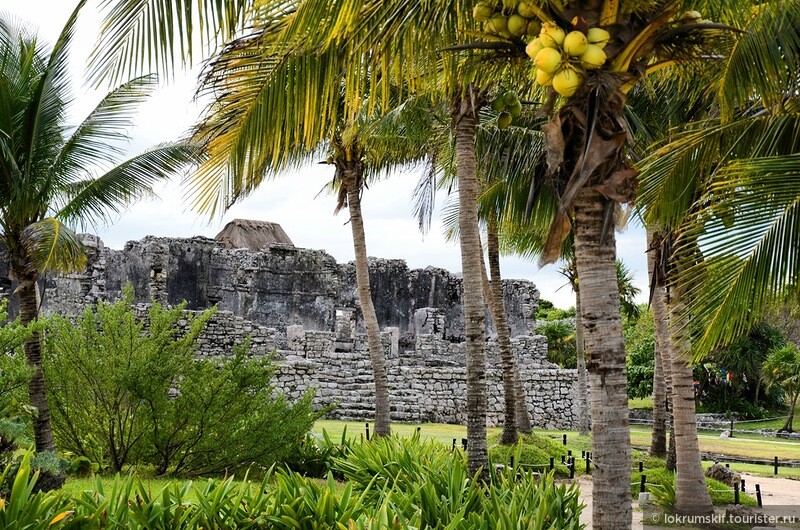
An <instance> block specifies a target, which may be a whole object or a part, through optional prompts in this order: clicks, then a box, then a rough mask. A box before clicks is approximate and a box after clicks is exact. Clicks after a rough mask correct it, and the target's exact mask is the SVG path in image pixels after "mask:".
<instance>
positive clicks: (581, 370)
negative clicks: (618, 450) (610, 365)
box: [573, 285, 589, 435]
mask: <svg viewBox="0 0 800 530" xmlns="http://www.w3.org/2000/svg"><path fill="white" fill-rule="evenodd" d="M573 288H574V290H575V356H576V358H577V365H576V368H577V371H578V396H577V399H578V432H579V433H580V434H582V435H586V434H589V387H588V384H587V383H588V382H587V373H586V351H585V348H584V344H583V322H582V321H581V291H580V287H578V286H577V285H574V286H573Z"/></svg>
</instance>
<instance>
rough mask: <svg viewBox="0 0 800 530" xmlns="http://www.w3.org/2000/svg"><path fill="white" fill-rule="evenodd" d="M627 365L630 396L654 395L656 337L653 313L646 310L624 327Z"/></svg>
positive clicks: (643, 396)
mask: <svg viewBox="0 0 800 530" xmlns="http://www.w3.org/2000/svg"><path fill="white" fill-rule="evenodd" d="M623 331H624V336H625V352H626V358H625V365H626V368H627V374H628V397H629V398H645V397H650V396H652V395H653V373H654V371H655V348H656V338H655V329H654V327H653V313H652V311H650V310H646V311H645V312H643V313H642V314H641V317H640V318H638V319H636V320H635V321H628V322H627V323H626V325H625V327H624V330H623Z"/></svg>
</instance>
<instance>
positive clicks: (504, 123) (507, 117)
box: [497, 112, 514, 129]
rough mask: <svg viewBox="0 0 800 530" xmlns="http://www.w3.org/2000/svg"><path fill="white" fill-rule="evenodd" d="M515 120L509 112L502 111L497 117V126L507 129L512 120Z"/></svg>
mask: <svg viewBox="0 0 800 530" xmlns="http://www.w3.org/2000/svg"><path fill="white" fill-rule="evenodd" d="M513 120H514V117H513V116H511V114H509V113H508V112H501V113H500V116H498V117H497V128H498V129H505V128H506V127H508V126H509V125H511V122H512V121H513Z"/></svg>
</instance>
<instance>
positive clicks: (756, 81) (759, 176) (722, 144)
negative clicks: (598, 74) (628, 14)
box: [647, 1, 800, 357]
mask: <svg viewBox="0 0 800 530" xmlns="http://www.w3.org/2000/svg"><path fill="white" fill-rule="evenodd" d="M743 22H744V28H745V29H746V30H747V33H745V34H743V35H742V36H741V37H740V38H739V39H738V41H737V44H736V46H735V47H734V48H733V49H732V50H731V53H730V54H728V55H727V57H726V59H725V64H724V65H723V67H722V68H721V72H722V73H721V76H720V78H719V79H718V80H717V82H716V83H717V85H716V86H719V87H720V91H719V94H720V96H721V97H720V99H719V103H718V105H719V111H718V112H717V114H716V115H715V116H711V117H709V118H708V119H706V120H704V121H702V122H698V123H694V124H692V125H691V126H689V127H686V128H685V129H684V130H683V131H682V132H681V133H680V134H677V135H675V136H674V137H673V138H671V140H672V141H671V142H669V143H666V144H665V145H664V146H663V147H662V148H661V149H659V150H658V151H656V152H655V153H654V155H653V157H651V158H649V159H648V164H647V167H648V170H647V171H648V173H649V174H651V175H652V179H653V183H654V185H657V186H660V187H663V188H664V189H666V190H667V191H668V192H670V193H674V192H675V191H676V190H677V187H678V186H681V184H682V183H681V182H680V181H679V180H678V179H675V178H672V177H671V176H670V175H671V174H672V173H674V172H675V171H674V168H676V167H677V166H678V165H681V166H682V167H683V169H685V170H686V171H690V172H691V171H704V172H705V173H706V174H707V175H708V186H707V187H706V188H705V189H703V191H702V194H701V195H700V196H699V197H697V201H696V207H695V210H694V215H693V219H691V220H690V221H692V223H691V228H688V229H687V232H688V233H687V235H688V236H696V237H703V248H702V250H703V255H704V258H705V259H704V260H703V262H699V263H697V264H695V265H690V266H689V268H688V270H687V271H686V274H685V277H684V278H683V279H682V280H681V281H682V283H685V285H686V286H687V289H688V292H689V293H690V295H691V296H692V297H693V303H692V312H693V317H694V318H695V319H696V320H697V321H698V322H700V323H701V329H702V330H703V333H702V334H700V336H699V337H698V340H697V342H696V349H695V356H696V357H699V356H702V355H705V354H707V353H708V352H710V351H711V350H713V349H714V348H715V347H717V346H722V345H725V344H726V343H729V342H730V341H732V340H734V339H735V338H736V337H738V336H741V335H742V334H743V333H746V332H747V330H748V329H749V328H750V326H751V325H752V324H754V323H756V322H758V320H759V319H760V318H761V317H762V316H763V315H764V314H765V313H766V312H768V311H769V310H770V309H771V307H772V306H774V305H776V304H779V303H780V302H781V301H782V299H783V298H784V297H785V295H786V289H787V288H789V289H791V288H793V286H796V285H797V279H798V278H800V260H798V256H799V255H800V252H798V246H797V245H798V243H797V241H798V240H797V238H796V237H794V235H793V230H794V229H793V228H792V227H795V226H797V223H798V215H800V211H799V210H798V205H797V197H798V194H799V193H800V182H799V181H798V179H797V175H798V174H800V156H798V152H800V141H798V136H797V135H796V134H795V133H796V131H797V130H798V129H800V98H798V95H797V93H798V92H797V87H798V84H799V83H798V78H797V65H798V64H800V42H799V41H798V39H797V33H796V31H795V29H796V27H797V24H798V23H800V3H799V2H796V1H792V2H787V3H785V4H782V6H781V9H780V10H778V9H777V7H776V6H772V5H763V6H762V7H761V8H760V9H759V10H758V11H757V12H756V15H755V16H752V17H746V18H744V19H743ZM752 65H757V66H756V67H753V66H752ZM657 157H660V158H657ZM665 208H668V209H670V210H671V209H672V207H671V206H665ZM685 241H686V242H687V243H688V242H689V240H688V238H687V239H685Z"/></svg>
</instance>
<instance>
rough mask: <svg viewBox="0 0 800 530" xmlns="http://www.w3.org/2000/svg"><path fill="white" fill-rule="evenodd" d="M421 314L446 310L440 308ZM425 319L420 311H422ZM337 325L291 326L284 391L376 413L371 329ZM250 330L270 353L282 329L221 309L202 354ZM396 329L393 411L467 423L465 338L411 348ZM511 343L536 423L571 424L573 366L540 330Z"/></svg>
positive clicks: (492, 390) (339, 411)
mask: <svg viewBox="0 0 800 530" xmlns="http://www.w3.org/2000/svg"><path fill="white" fill-rule="evenodd" d="M418 313H428V315H429V316H430V315H433V316H441V311H440V310H438V309H436V308H422V309H420V310H418ZM417 317H418V318H420V315H419V314H418V315H417ZM338 322H339V323H340V325H339V326H337V329H336V330H335V331H316V330H306V329H305V328H303V327H302V326H297V325H296V326H290V327H289V328H288V329H287V330H286V331H285V337H286V339H285V341H286V342H285V349H278V350H277V351H275V353H276V361H277V366H278V370H277V374H276V378H275V382H276V385H277V387H278V389H279V391H281V392H283V393H285V394H286V395H287V396H288V397H289V398H291V399H297V398H299V397H300V396H301V395H302V394H303V393H304V392H305V391H306V390H307V389H308V388H316V389H317V394H316V404H317V406H320V407H322V406H327V405H334V406H335V408H334V409H333V411H332V412H331V413H330V414H329V416H330V417H332V418H338V419H344V420H362V419H371V418H372V417H373V416H374V399H373V396H374V383H373V380H372V371H371V367H370V362H369V352H368V345H367V339H366V335H365V334H362V333H355V332H353V328H352V325H351V323H350V322H349V321H348V320H347V319H345V318H340V319H339V320H338ZM247 335H250V336H252V337H253V338H252V346H251V351H252V353H253V354H255V355H267V354H270V353H272V352H273V347H274V344H275V338H276V336H277V335H278V333H277V331H276V330H275V329H272V328H266V327H264V326H259V325H254V324H252V323H250V322H249V321H247V320H244V319H242V318H241V317H237V316H235V315H233V314H232V313H230V312H227V311H219V312H217V313H216V314H215V315H214V316H213V317H212V318H211V320H210V321H209V323H208V325H207V326H206V329H205V330H204V331H203V333H202V334H201V336H200V338H199V342H200V345H201V350H202V354H203V355H208V356H215V357H221V356H225V355H227V354H228V353H229V352H230V351H231V349H232V346H233V344H234V342H238V341H240V340H242V338H243V337H245V336H247ZM399 336H400V333H399V329H397V328H388V329H386V330H385V331H384V332H382V334H381V338H382V342H383V348H384V354H385V356H386V361H387V371H388V379H389V387H390V390H389V394H390V404H391V417H392V419H393V420H394V421H404V422H437V423H464V422H465V421H466V404H465V396H466V368H465V350H464V343H461V342H456V343H453V342H450V341H448V340H446V339H444V338H443V337H442V335H441V333H430V334H422V335H417V337H416V341H415V344H414V347H413V348H411V349H401V347H400V341H399ZM512 345H513V348H514V351H515V353H516V355H517V359H518V362H519V364H520V368H521V375H522V380H523V383H524V385H525V388H526V391H527V395H528V409H529V411H530V413H531V417H532V419H533V422H534V424H535V425H537V426H541V427H547V428H569V427H571V426H572V425H573V422H574V421H575V420H576V418H577V411H576V410H574V403H573V397H572V396H573V392H574V391H575V377H576V376H575V371H574V370H561V369H559V368H558V367H557V366H556V365H553V364H551V363H549V362H548V361H547V360H546V355H547V344H546V341H545V340H544V337H541V336H518V337H515V338H514V339H512ZM487 347H488V348H487V350H488V351H487V366H488V369H487V374H486V376H487V386H488V389H489V401H488V424H489V425H499V424H501V423H502V420H503V385H502V371H501V369H500V356H499V352H498V348H497V343H496V342H495V341H493V340H490V341H489V342H488V343H487Z"/></svg>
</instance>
